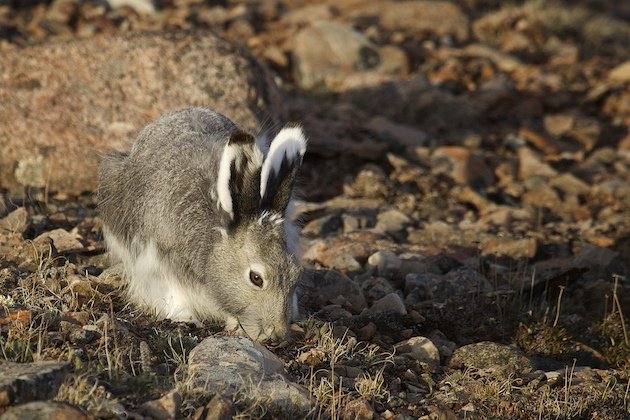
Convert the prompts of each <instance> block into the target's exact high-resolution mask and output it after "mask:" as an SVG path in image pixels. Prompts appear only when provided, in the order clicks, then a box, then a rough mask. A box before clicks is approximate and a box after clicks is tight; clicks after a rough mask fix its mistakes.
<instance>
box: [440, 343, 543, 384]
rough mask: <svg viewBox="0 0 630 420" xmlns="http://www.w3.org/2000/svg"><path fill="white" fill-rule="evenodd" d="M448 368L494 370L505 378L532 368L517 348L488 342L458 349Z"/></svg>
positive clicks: (530, 363)
mask: <svg viewBox="0 0 630 420" xmlns="http://www.w3.org/2000/svg"><path fill="white" fill-rule="evenodd" d="M449 366H450V367H452V368H454V369H463V368H473V369H496V370H497V372H498V373H500V374H502V375H504V376H506V377H507V376H509V375H511V374H520V373H523V372H528V371H531V370H532V369H533V367H534V366H533V364H532V362H531V361H530V360H529V359H528V358H527V357H525V356H524V355H523V353H522V352H521V351H520V350H519V349H518V348H516V347H513V346H506V345H503V344H498V343H492V342H489V341H483V342H480V343H474V344H469V345H466V346H463V347H460V348H458V349H457V350H455V351H454V352H453V356H452V357H451V360H450V361H449Z"/></svg>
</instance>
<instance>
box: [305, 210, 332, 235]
mask: <svg viewBox="0 0 630 420" xmlns="http://www.w3.org/2000/svg"><path fill="white" fill-rule="evenodd" d="M341 227H342V221H341V218H340V217H339V216H338V215H336V214H329V215H326V216H323V217H320V218H317V219H315V220H311V221H310V222H308V223H307V224H306V225H304V227H303V228H302V232H301V233H302V235H312V236H316V237H321V236H325V235H328V234H330V233H335V232H337V231H338V230H339V229H341Z"/></svg>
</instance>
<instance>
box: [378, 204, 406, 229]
mask: <svg viewBox="0 0 630 420" xmlns="http://www.w3.org/2000/svg"><path fill="white" fill-rule="evenodd" d="M409 223H411V219H410V218H409V216H407V215H406V214H405V213H403V212H401V211H399V210H396V209H392V210H387V211H384V212H382V213H379V214H378V216H377V218H376V226H374V231H375V232H378V233H389V234H390V235H395V234H397V233H399V232H400V231H402V230H403V229H404V228H405V226H407V225H408V224H409Z"/></svg>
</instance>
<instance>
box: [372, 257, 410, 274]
mask: <svg viewBox="0 0 630 420" xmlns="http://www.w3.org/2000/svg"><path fill="white" fill-rule="evenodd" d="M368 266H370V267H372V268H375V269H376V273H377V274H378V275H379V276H384V277H391V276H392V275H393V274H396V273H398V271H399V270H400V267H401V266H402V261H401V260H400V258H398V256H397V255H396V254H394V253H393V252H389V251H377V252H375V253H374V254H372V255H370V256H369V257H368Z"/></svg>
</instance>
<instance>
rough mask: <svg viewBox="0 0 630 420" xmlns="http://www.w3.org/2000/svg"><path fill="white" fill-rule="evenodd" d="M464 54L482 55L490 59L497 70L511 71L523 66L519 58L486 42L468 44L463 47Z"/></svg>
mask: <svg viewBox="0 0 630 420" xmlns="http://www.w3.org/2000/svg"><path fill="white" fill-rule="evenodd" d="M463 52H464V53H465V54H466V55H469V56H473V57H484V58H487V59H489V60H490V61H492V62H493V63H494V64H495V65H496V66H497V68H498V69H499V70H501V71H504V72H511V71H513V70H516V69H518V68H522V67H523V63H522V62H521V60H519V59H518V58H516V57H515V56H513V55H511V54H506V53H504V52H501V51H499V50H496V49H494V48H492V47H491V46H489V45H486V44H470V45H467V46H466V48H464V51H463Z"/></svg>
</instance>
